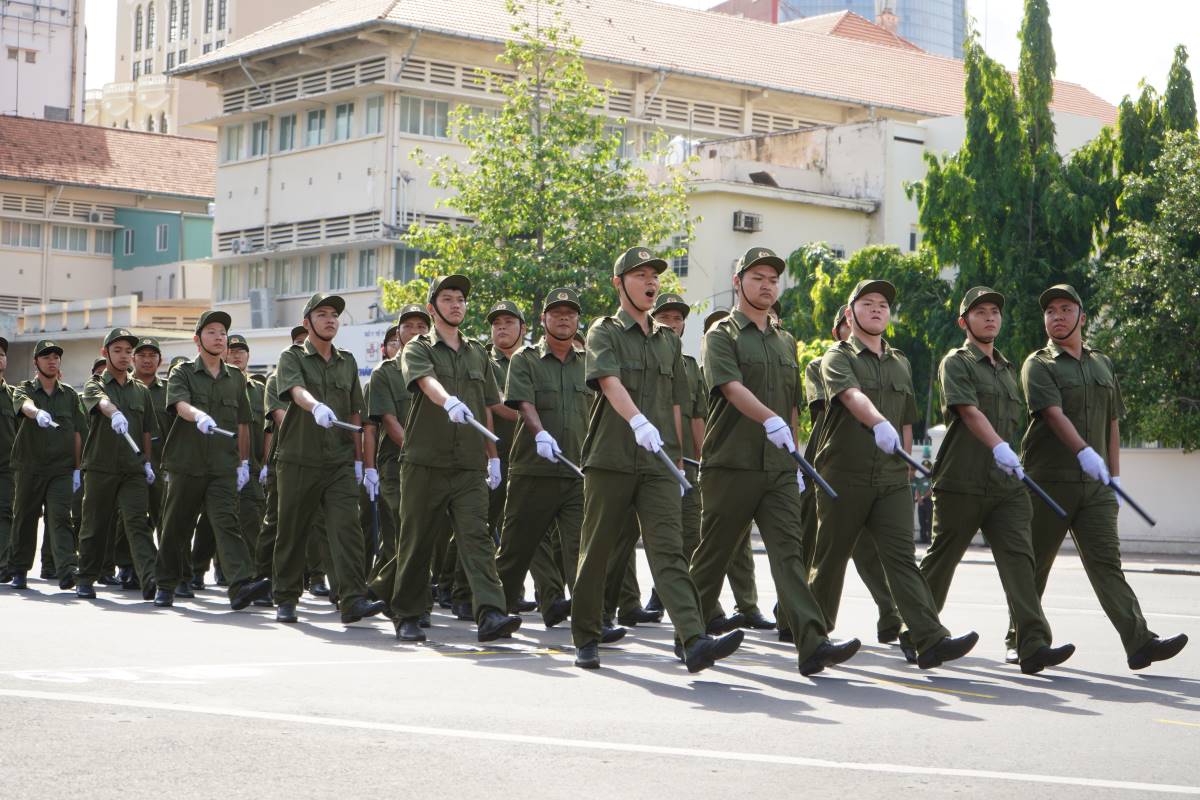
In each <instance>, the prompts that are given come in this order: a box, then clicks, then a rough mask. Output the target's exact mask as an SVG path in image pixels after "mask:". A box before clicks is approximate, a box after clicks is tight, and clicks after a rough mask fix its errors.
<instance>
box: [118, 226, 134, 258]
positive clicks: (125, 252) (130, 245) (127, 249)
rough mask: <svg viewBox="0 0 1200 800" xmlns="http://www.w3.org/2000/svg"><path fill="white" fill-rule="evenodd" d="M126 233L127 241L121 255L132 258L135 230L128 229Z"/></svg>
mask: <svg viewBox="0 0 1200 800" xmlns="http://www.w3.org/2000/svg"><path fill="white" fill-rule="evenodd" d="M124 233H125V240H124V242H123V243H122V244H123V247H122V248H121V254H122V255H126V256H131V255H133V246H134V240H133V229H132V228H126V229H125V231H124Z"/></svg>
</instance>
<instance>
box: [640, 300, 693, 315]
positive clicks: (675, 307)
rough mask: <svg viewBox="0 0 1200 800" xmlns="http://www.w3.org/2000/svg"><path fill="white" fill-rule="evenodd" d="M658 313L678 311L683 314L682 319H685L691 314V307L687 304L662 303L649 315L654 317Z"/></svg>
mask: <svg viewBox="0 0 1200 800" xmlns="http://www.w3.org/2000/svg"><path fill="white" fill-rule="evenodd" d="M660 311H678V312H679V313H681V314H683V318H684V319H687V315H688V314H690V313H691V312H692V307H691V306H689V305H688V304H687V303H663V304H662V305H661V306H659V307H658V308H656V309H654V310H653V311H652V312H650V313H651V315H654V314H657V313H658V312H660Z"/></svg>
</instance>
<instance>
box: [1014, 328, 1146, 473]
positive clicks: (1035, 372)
mask: <svg viewBox="0 0 1200 800" xmlns="http://www.w3.org/2000/svg"><path fill="white" fill-rule="evenodd" d="M1081 355H1082V358H1080V359H1078V360H1077V359H1076V358H1075V357H1074V356H1072V355H1071V354H1070V353H1068V352H1067V351H1066V350H1063V349H1062V348H1061V347H1059V346H1058V344H1057V343H1056V342H1048V343H1047V344H1046V346H1045V347H1043V348H1042V349H1041V350H1035V351H1034V352H1032V353H1030V354H1029V357H1028V358H1026V359H1025V364H1024V365H1023V366H1022V367H1021V385H1022V387H1023V388H1024V389H1025V398H1026V400H1027V401H1028V403H1029V414H1030V420H1029V427H1028V428H1027V429H1026V431H1025V438H1024V440H1023V441H1022V442H1021V449H1022V461H1024V463H1025V471H1026V472H1027V473H1028V474H1029V477H1031V478H1033V479H1034V480H1042V481H1073V482H1078V483H1082V482H1084V481H1087V480H1091V479H1090V478H1088V477H1087V476H1086V475H1085V474H1084V472H1083V470H1082V469H1080V468H1079V461H1078V460H1077V459H1076V457H1075V453H1072V452H1071V451H1070V449H1069V448H1067V446H1066V445H1064V444H1063V443H1062V442H1061V441H1059V438H1058V437H1057V436H1056V435H1055V434H1054V431H1052V430H1050V426H1049V425H1048V424H1047V423H1046V421H1045V420H1044V419H1043V418H1042V416H1041V414H1040V413H1039V412H1041V411H1043V410H1044V409H1046V408H1049V407H1050V406H1058V407H1059V408H1061V409H1062V410H1063V413H1064V414H1066V415H1067V419H1069V420H1070V421H1071V424H1072V425H1074V426H1075V430H1076V431H1078V432H1079V435H1080V436H1081V437H1083V440H1084V441H1085V442H1087V443H1088V445H1090V446H1091V447H1092V449H1094V450H1095V451H1096V452H1097V453H1098V454H1099V455H1100V457H1101V458H1103V459H1104V461H1105V463H1107V462H1108V436H1109V432H1110V431H1111V429H1112V423H1113V420H1116V419H1120V418H1121V417H1122V416H1123V415H1124V414H1125V404H1124V403H1123V402H1121V387H1120V386H1119V385H1118V384H1117V376H1116V372H1114V370H1113V365H1112V361H1110V360H1109V358H1108V356H1106V355H1104V354H1103V353H1099V352H1097V351H1095V350H1093V349H1091V348H1090V347H1087V346H1086V345H1085V346H1084V348H1083V352H1082V354H1081Z"/></svg>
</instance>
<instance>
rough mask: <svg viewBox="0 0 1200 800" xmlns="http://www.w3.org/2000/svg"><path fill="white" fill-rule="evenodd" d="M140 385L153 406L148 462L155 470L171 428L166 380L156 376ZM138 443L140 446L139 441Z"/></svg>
mask: <svg viewBox="0 0 1200 800" xmlns="http://www.w3.org/2000/svg"><path fill="white" fill-rule="evenodd" d="M135 380H136V379H135ZM142 385H143V386H145V387H146V389H147V390H148V391H149V392H150V405H151V406H152V407H153V408H154V426H155V432H154V433H152V434H151V435H150V436H151V441H150V463H151V464H152V465H153V466H154V469H155V470H156V471H157V470H158V467H159V465H160V464H162V457H163V449H164V447H165V446H166V444H167V431H169V430H170V429H171V418H170V417H169V416H168V415H167V382H166V381H164V380H163V379H162V378H159V377H157V376H156V377H155V378H154V380H153V381H151V382H150V383H144V384H142ZM218 435H219V434H218ZM138 444H139V446H140V444H141V442H139V443H138Z"/></svg>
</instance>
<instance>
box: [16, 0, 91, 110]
mask: <svg viewBox="0 0 1200 800" xmlns="http://www.w3.org/2000/svg"><path fill="white" fill-rule="evenodd" d="M83 19H84V0H39V2H38V3H37V4H36V5H35V4H33V3H30V2H20V3H0V75H2V76H3V80H0V114H16V115H17V116H22V117H36V118H38V119H43V118H45V116H46V114H45V109H46V106H53V107H57V108H65V109H67V110H68V114H69V118H70V119H71V120H72V121H75V122H80V121H82V120H83V78H84V71H85V64H84V60H85V59H84V55H85V53H84V28H83ZM9 48H17V50H18V51H19V52H18V54H17V58H16V59H10V58H9V55H8V50H9ZM30 51H32V52H33V53H34V59H35V62H34V63H32V64H31V63H28V62H27V60H26V53H27V52H30Z"/></svg>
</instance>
